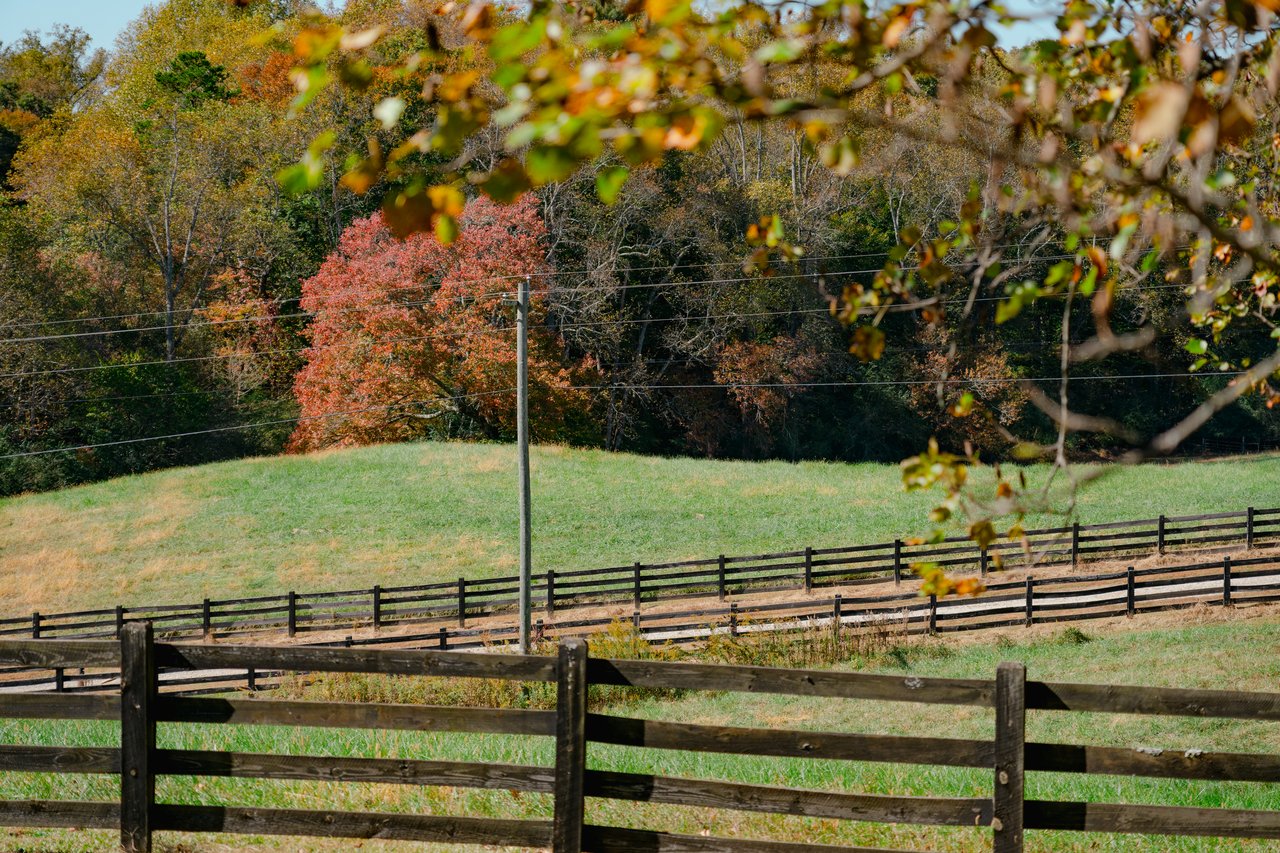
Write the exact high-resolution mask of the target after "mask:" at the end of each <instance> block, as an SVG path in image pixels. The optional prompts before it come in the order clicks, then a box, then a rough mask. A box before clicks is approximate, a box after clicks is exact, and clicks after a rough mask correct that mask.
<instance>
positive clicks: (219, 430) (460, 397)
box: [0, 388, 516, 460]
mask: <svg viewBox="0 0 1280 853" xmlns="http://www.w3.org/2000/svg"><path fill="white" fill-rule="evenodd" d="M515 390H516V389H515V388H502V389H499V390H495V391H480V392H477V393H474V394H457V395H453V396H449V397H438V398H434V399H431V400H406V401H404V402H400V403H388V404H386V405H378V406H366V407H364V408H360V409H348V410H346V411H342V412H327V413H325V414H323V415H301V416H298V417H296V418H279V419H277V420H272V421H261V422H259V423H252V424H232V425H230V426H222V427H211V428H209V429H197V430H190V431H188V432H175V433H170V434H169V435H150V436H144V437H141V438H122V439H119V440H117V441H101V442H97V443H94V444H77V445H73V446H68V447H54V448H49V449H46V450H27V451H23V452H20V453H7V454H4V455H2V456H0V460H7V459H22V458H25V457H29V456H48V455H50V454H54V453H78V452H81V451H85V450H99V449H102V448H107V447H120V446H122V445H127V444H142V443H143V442H148V441H170V440H173V439H179V438H192V437H194V436H200V435H213V434H215V433H222V432H234V431H237V430H246V429H260V428H262V427H269V426H280V425H283V424H296V423H304V422H308V421H319V420H329V419H332V418H341V417H350V416H351V415H361V414H365V413H368V412H381V411H390V410H392V409H402V408H406V407H408V406H419V405H427V404H429V403H441V402H446V401H447V402H452V401H456V400H470V399H476V398H479V397H492V396H495V395H499V394H511V393H514V392H515Z"/></svg>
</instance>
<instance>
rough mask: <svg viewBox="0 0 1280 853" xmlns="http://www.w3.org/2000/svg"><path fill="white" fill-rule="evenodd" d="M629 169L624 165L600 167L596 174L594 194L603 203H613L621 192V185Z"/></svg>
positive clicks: (624, 181)
mask: <svg viewBox="0 0 1280 853" xmlns="http://www.w3.org/2000/svg"><path fill="white" fill-rule="evenodd" d="M628 174H630V170H629V169H628V168H627V167H626V166H610V167H608V168H607V169H601V170H600V171H599V173H598V174H597V175H596V195H597V196H599V197H600V201H602V202H604V203H605V204H609V205H611V204H613V203H614V202H615V201H617V200H618V194H619V193H620V192H622V185H623V184H624V183H626V181H627V175H628Z"/></svg>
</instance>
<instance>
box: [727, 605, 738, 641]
mask: <svg viewBox="0 0 1280 853" xmlns="http://www.w3.org/2000/svg"><path fill="white" fill-rule="evenodd" d="M729 636H730V637H736V636H738V602H736V601H733V602H730V603H729Z"/></svg>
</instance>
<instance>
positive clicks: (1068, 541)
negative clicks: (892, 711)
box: [0, 508, 1280, 641]
mask: <svg viewBox="0 0 1280 853" xmlns="http://www.w3.org/2000/svg"><path fill="white" fill-rule="evenodd" d="M1027 542H1028V543H1029V548H1024V546H1023V544H1022V543H1020V542H996V543H993V544H992V545H991V546H990V548H988V549H986V550H982V549H979V548H978V547H977V545H976V544H975V543H973V542H972V541H970V540H968V539H964V538H960V537H954V538H951V539H947V540H944V541H943V542H941V543H937V544H926V545H910V544H907V543H906V542H904V541H902V540H897V541H894V542H888V543H880V544H877V545H856V546H850V547H844V548H803V549H799V550H794V551H786V552H782V553H775V554H754V555H746V556H727V555H726V556H719V557H716V558H712V559H704V560H685V561H679V562H671V563H650V564H641V563H633V564H631V565H628V566H614V567H610V568H600V569H584V570H579V571H563V572H561V571H554V570H553V571H548V572H545V573H542V574H538V575H535V576H534V583H533V600H534V602H535V604H536V605H537V606H538V607H539V608H540V610H542V611H543V614H544V619H545V622H546V623H551V622H553V621H554V620H555V618H556V614H557V613H559V612H561V611H564V610H568V609H572V608H581V607H587V606H593V605H600V604H618V603H630V604H631V605H632V607H633V608H634V609H635V610H641V609H643V608H644V606H645V605H646V604H652V603H655V602H659V601H671V600H678V599H682V598H689V599H695V598H706V597H715V598H717V599H719V600H722V601H723V600H725V599H727V598H728V597H730V596H733V595H741V594H744V593H753V592H775V591H776V592H782V591H788V590H804V591H805V592H812V591H813V590H815V589H821V588H831V587H845V586H851V585H857V584H860V583H882V582H885V581H887V580H889V579H890V578H892V579H893V580H894V581H896V582H898V583H901V580H902V578H903V577H904V576H908V575H909V574H910V567H911V565H912V564H914V563H925V562H930V563H937V564H939V565H941V566H944V567H946V568H947V569H948V570H950V571H965V570H972V571H977V572H980V573H981V574H983V575H986V574H987V573H988V571H989V569H990V568H991V567H992V566H994V565H995V564H996V563H997V562H999V563H1001V564H1002V565H1003V566H1004V567H1005V568H1016V567H1019V566H1026V565H1028V564H1032V563H1033V564H1035V565H1038V566H1044V565H1063V564H1070V565H1079V564H1081V563H1088V562H1096V561H1099V560H1118V559H1123V558H1126V557H1132V556H1135V555H1140V554H1141V555H1146V554H1164V553H1166V552H1170V551H1188V550H1202V549H1215V548H1223V547H1231V546H1242V547H1244V548H1245V549H1249V548H1253V547H1255V546H1261V545H1273V544H1277V543H1280V508H1273V509H1253V508H1248V509H1245V510H1242V511H1239V512H1226V513H1213V514H1208V515H1187V516H1176V517H1166V516H1158V517H1156V518H1149V519H1140V520H1137V521H1121V522H1109V523H1104V524H1072V525H1069V526H1064V527H1056V528H1044V529H1040V530H1030V531H1027ZM518 583H519V579H518V578H517V577H514V576H513V577H497V578H482V579H468V578H458V579H457V580H456V581H449V582H443V583H432V584H419V585H416V586H397V587H383V586H374V587H372V588H370V589H359V590H340V591H336V592H315V593H299V592H294V591H290V592H286V593H284V594H282V595H266V596H255V597H249V598H234V599H218V600H214V599H205V600H203V601H201V602H199V603H190V604H166V605H151V606H137V607H124V606H117V607H114V608H108V609H97V610H80V611H73V612H65V613H32V614H31V615H30V616H23V617H14V618H6V619H0V637H4V636H9V637H17V636H26V637H31V638H33V639H40V638H52V637H62V638H83V639H91V638H98V637H102V638H106V637H116V636H118V635H119V632H120V629H121V627H122V626H123V625H124V624H125V622H126V621H136V620H146V621H149V622H151V623H153V624H154V625H155V630H156V631H157V633H159V634H160V635H161V636H163V637H166V638H169V639H178V638H182V637H209V638H215V637H234V636H236V635H248V634H260V633H262V632H263V631H268V630H280V629H283V630H284V631H285V632H286V633H287V634H288V635H289V636H291V637H292V636H296V635H298V634H302V633H307V632H318V631H335V630H346V629H356V628H361V629H363V628H373V629H375V630H376V629H381V628H392V627H404V626H408V625H426V624H433V623H440V624H441V626H442V627H443V628H444V630H437V632H436V633H438V634H440V635H441V636H445V637H447V636H449V635H450V633H451V632H450V631H449V630H448V627H449V626H452V627H454V628H456V629H457V630H455V631H453V632H452V635H453V636H454V637H455V638H457V639H458V640H459V641H462V640H463V639H464V638H465V637H467V636H468V635H467V626H468V620H473V619H478V618H481V617H487V616H493V615H500V614H504V613H511V612H514V610H515V608H516V605H517V602H518V595H519V586H518ZM491 633H492V632H476V633H475V634H473V635H472V636H481V635H490V634H491ZM499 635H500V632H499Z"/></svg>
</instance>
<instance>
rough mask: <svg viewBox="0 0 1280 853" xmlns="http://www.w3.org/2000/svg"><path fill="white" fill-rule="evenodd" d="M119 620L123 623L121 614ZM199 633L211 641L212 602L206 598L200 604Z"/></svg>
mask: <svg viewBox="0 0 1280 853" xmlns="http://www.w3.org/2000/svg"><path fill="white" fill-rule="evenodd" d="M119 618H120V621H122V622H123V621H124V616H123V614H121V616H120V617H119ZM200 633H201V634H203V635H204V638H205V639H206V640H212V639H213V602H212V601H210V600H209V599H207V598H206V599H205V600H204V601H202V602H200Z"/></svg>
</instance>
